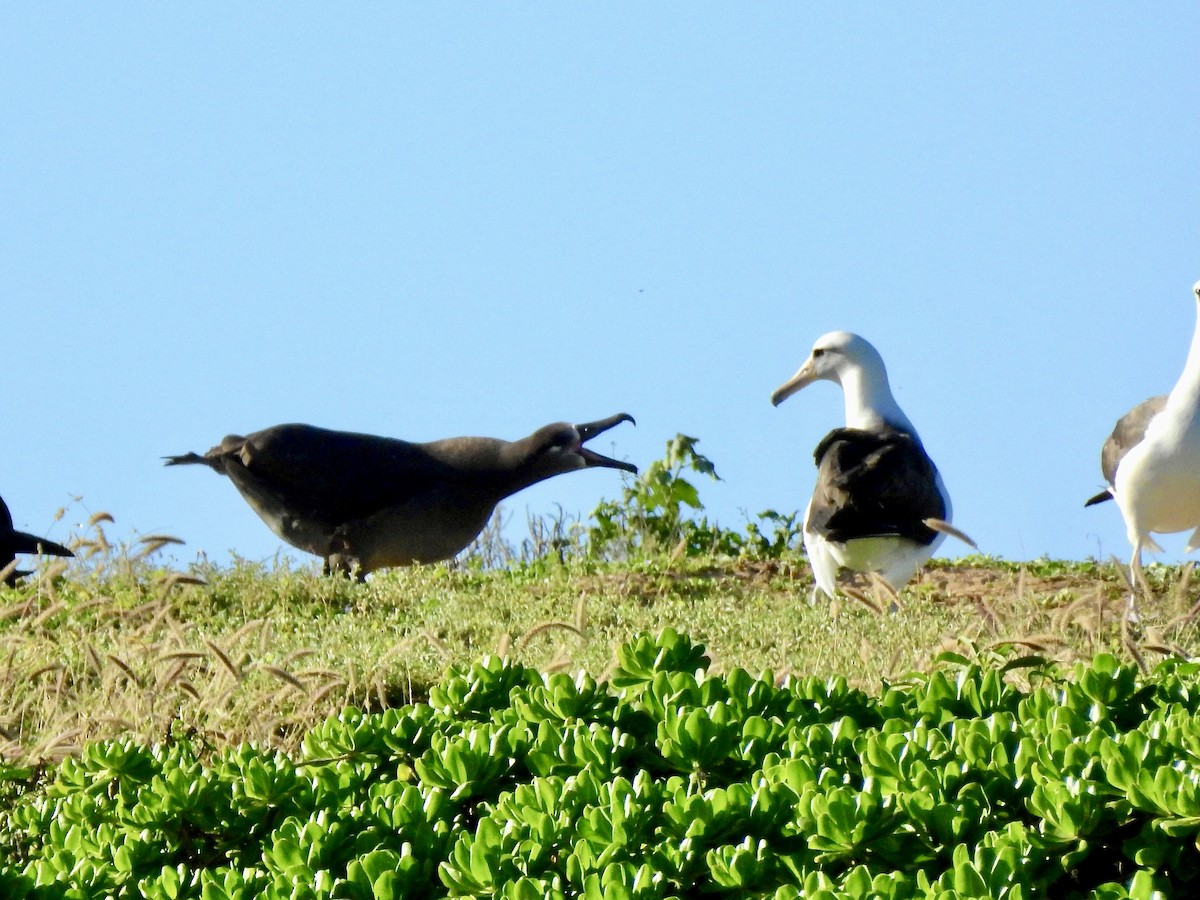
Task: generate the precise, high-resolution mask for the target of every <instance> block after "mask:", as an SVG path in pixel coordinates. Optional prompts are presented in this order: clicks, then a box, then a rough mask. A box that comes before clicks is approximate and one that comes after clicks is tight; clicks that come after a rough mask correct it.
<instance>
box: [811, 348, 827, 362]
mask: <svg viewBox="0 0 1200 900" xmlns="http://www.w3.org/2000/svg"><path fill="white" fill-rule="evenodd" d="M824 355H825V348H824V347H813V352H812V358H813V359H820V358H821V357H822V356H824Z"/></svg>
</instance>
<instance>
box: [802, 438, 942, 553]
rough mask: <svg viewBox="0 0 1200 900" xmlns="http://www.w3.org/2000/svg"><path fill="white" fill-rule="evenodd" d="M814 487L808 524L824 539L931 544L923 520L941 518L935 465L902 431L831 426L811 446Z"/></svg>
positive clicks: (933, 536) (930, 531)
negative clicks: (897, 538) (891, 538)
mask: <svg viewBox="0 0 1200 900" xmlns="http://www.w3.org/2000/svg"><path fill="white" fill-rule="evenodd" d="M813 456H814V458H815V460H816V463H817V485H816V489H815V490H814V492H813V498H812V503H811V505H810V507H809V514H808V527H809V528H810V529H811V530H813V531H816V532H819V533H820V534H821V535H823V536H824V537H825V538H826V539H827V540H830V541H837V542H845V541H849V540H854V539H855V538H867V537H882V536H888V535H897V536H900V537H906V538H909V539H910V540H913V541H916V542H918V543H920V544H925V545H928V544H932V543H933V542H934V540H935V539H936V538H937V536H938V533H937V532H935V531H934V530H933V529H931V528H929V527H928V526H926V525H925V524H923V523H924V520H926V519H943V518H945V515H946V502H945V499H944V498H943V497H942V494H941V491H939V490H938V487H937V468H936V467H935V466H934V464H933V461H932V460H931V459H930V458H929V456H928V454H926V452H925V448H924V447H922V446H921V442H920V441H919V440H917V439H916V438H915V437H913V435H911V434H908V433H907V432H904V431H895V430H888V431H866V430H863V429H860V428H835V429H834V430H833V431H831V432H829V434H827V435H826V436H825V437H824V439H822V440H821V442H820V443H819V444H817V449H816V451H815V452H814V454H813Z"/></svg>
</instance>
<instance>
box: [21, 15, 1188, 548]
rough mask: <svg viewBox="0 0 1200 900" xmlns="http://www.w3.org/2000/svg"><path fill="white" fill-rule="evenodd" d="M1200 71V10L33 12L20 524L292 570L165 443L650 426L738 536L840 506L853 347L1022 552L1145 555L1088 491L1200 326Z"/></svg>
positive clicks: (522, 503) (635, 439)
mask: <svg viewBox="0 0 1200 900" xmlns="http://www.w3.org/2000/svg"><path fill="white" fill-rule="evenodd" d="M1197 47H1200V6H1197V5H1196V4H1194V3H1154V4H1137V5H1132V4H1116V3H1101V4H1089V5H1088V6H1087V7H1086V9H1085V8H1084V7H1081V6H1078V5H1073V4H1033V3H1012V4H1003V5H999V6H997V5H988V6H985V5H982V4H956V5H950V4H944V5H933V4H927V5H917V6H914V5H911V4H905V5H900V4H888V5H883V4H781V3H759V4H754V5H733V4H717V3H700V4H683V3H657V4H631V3H612V4H588V5H583V4H562V3H548V2H545V3H533V2H530V3H522V4H487V5H482V4H478V5H466V4H440V5H427V4H422V5H417V4H412V5H406V6H400V5H391V6H387V7H380V6H370V7H369V6H366V5H357V6H344V5H341V6H331V5H327V4H312V3H294V4H269V5H268V4H236V5H227V6H223V7H217V6H213V5H209V4H187V5H180V4H121V5H119V6H109V5H105V4H84V3H58V4H49V5H47V4H8V5H6V6H4V7H2V8H0V83H3V84H4V85H5V89H4V91H3V92H2V93H0V117H2V120H3V122H4V127H3V129H2V131H0V203H2V205H3V209H4V214H3V215H2V216H0V247H2V250H0V283H2V284H3V292H4V309H5V316H4V319H5V331H6V334H5V337H6V340H5V344H6V348H5V353H4V354H3V372H4V377H5V379H6V382H7V384H8V385H9V407H8V411H7V413H6V416H5V420H6V426H5V427H4V428H3V429H0V459H2V460H3V462H4V466H3V471H2V472H0V479H2V480H0V494H2V495H3V496H4V497H5V498H6V500H7V501H8V503H9V506H10V507H11V509H12V511H13V515H14V519H15V520H16V523H17V526H18V527H22V528H26V529H29V530H33V531H37V532H40V533H43V534H48V535H49V536H51V537H53V538H55V539H60V540H61V539H66V538H67V537H68V536H69V534H70V532H71V530H72V528H73V527H74V523H78V522H81V521H83V520H84V519H86V517H87V515H88V513H90V512H97V511H100V510H104V511H107V512H109V513H111V514H112V515H113V516H115V517H116V526H115V527H114V528H113V529H111V530H110V533H111V534H112V535H113V536H116V537H121V538H128V537H130V536H134V535H136V534H147V533H152V532H169V533H172V534H176V535H178V536H179V537H181V538H183V539H184V540H186V541H187V545H186V547H185V548H183V549H182V550H180V551H178V552H177V553H176V558H177V559H179V560H181V561H184V562H186V561H188V560H190V559H193V558H195V555H196V554H198V553H201V552H203V553H206V554H208V555H209V556H210V557H212V558H214V559H218V560H224V559H227V558H228V552H229V551H231V550H232V551H235V552H237V553H238V554H240V555H242V556H246V557H249V558H254V559H257V558H266V557H270V556H271V555H273V554H274V553H275V552H276V551H277V550H278V548H279V546H280V544H279V542H278V541H277V540H276V539H275V538H274V536H273V535H272V534H271V533H270V532H269V531H268V530H267V529H266V527H265V526H264V525H262V524H261V523H260V522H259V521H258V519H257V518H256V517H255V516H254V514H253V513H252V512H251V511H250V509H249V507H247V506H246V505H245V504H244V503H243V501H242V500H241V498H240V497H239V496H238V494H237V492H236V491H235V490H234V488H233V487H232V485H230V484H229V483H227V482H225V481H223V480H222V479H220V478H218V477H217V476H216V475H214V474H213V473H211V472H208V471H206V470H203V469H166V468H163V467H162V465H161V460H160V457H162V456H163V455H166V454H171V453H182V452H185V451H188V450H196V451H203V450H205V449H207V448H208V447H210V446H211V445H213V444H214V443H216V442H217V441H218V440H219V439H220V438H221V437H222V436H223V435H225V434H227V433H231V432H237V433H245V432H248V431H253V430H256V429H258V428H262V427H266V426H268V425H273V424H278V423H281V422H290V421H301V422H309V423H312V424H317V425H323V426H326V427H332V428H343V429H348V430H355V431H366V432H372V433H376V434H384V435H390V436H394V437H403V438H408V439H412V440H428V439H434V438H438V437H447V436H452V435H460V434H483V435H493V436H497V437H514V438H515V437H519V436H522V435H524V434H526V433H528V432H530V431H532V430H533V429H534V428H536V427H537V426H539V425H542V424H545V423H547V422H551V421H557V420H564V419H565V420H570V421H587V420H590V419H595V418H599V417H601V416H606V415H609V414H611V413H614V412H619V411H627V412H630V413H632V414H633V415H634V416H636V417H637V420H638V426H637V428H632V427H629V426H622V427H621V428H619V429H617V430H615V431H613V432H612V433H611V435H608V436H606V439H607V443H603V444H602V445H601V444H598V445H597V446H598V448H599V449H602V450H606V451H609V450H615V451H616V452H617V453H618V454H619V455H621V456H623V457H624V458H627V459H629V460H631V461H633V462H635V463H638V464H640V465H645V464H646V463H649V462H650V461H651V460H653V459H655V458H656V457H658V456H660V455H661V453H662V449H663V446H664V444H665V442H666V440H667V439H669V438H670V437H671V436H673V435H674V434H675V433H676V432H684V433H687V434H691V435H695V436H698V437H699V438H700V439H701V444H700V449H701V450H702V451H703V452H705V453H706V454H707V455H708V456H710V458H712V459H713V460H714V461H715V462H716V465H717V470H718V472H719V473H720V474H721V475H722V477H723V479H724V481H723V482H721V483H720V484H715V485H707V484H705V485H701V496H702V497H703V498H704V499H705V500H706V502H707V505H708V509H709V514H710V515H711V516H714V517H715V518H717V519H718V520H719V521H720V522H722V523H723V524H726V525H729V526H739V525H741V524H743V523H744V522H745V520H746V516H747V514H748V515H750V516H753V515H754V514H756V513H758V512H759V511H761V510H763V509H767V508H775V509H780V510H791V509H796V508H802V507H803V505H804V504H805V502H806V501H807V497H808V494H809V492H810V491H811V488H812V483H813V476H814V472H813V468H812V463H811V450H812V448H813V447H814V446H815V444H816V442H817V441H818V440H819V439H820V437H821V436H822V435H823V434H824V433H825V432H826V431H828V430H829V429H830V428H832V427H834V426H836V425H837V424H839V423H840V417H841V398H840V395H839V392H838V390H837V388H836V387H835V386H834V385H830V384H819V385H815V386H813V387H811V388H809V389H808V390H806V391H804V392H803V393H802V394H800V395H798V396H796V397H794V398H792V399H791V400H789V401H788V402H787V403H786V404H784V405H783V406H781V407H780V408H778V409H774V408H772V407H771V405H770V402H769V401H768V396H769V394H770V392H771V391H772V390H773V389H774V388H775V387H776V386H778V385H779V384H780V383H782V382H783V381H784V380H785V379H786V378H787V377H789V376H790V375H791V374H792V373H793V372H794V371H795V369H796V368H797V367H798V366H799V364H800V363H801V362H802V361H803V359H804V357H805V356H806V354H807V352H808V349H809V347H810V346H811V344H812V342H813V340H814V339H815V338H816V337H818V336H819V335H821V334H822V333H824V332H826V331H829V330H833V329H839V328H844V329H850V330H854V331H858V332H860V333H861V334H863V335H864V336H866V337H867V338H868V339H869V340H871V341H872V342H873V343H875V345H876V346H877V347H878V348H879V349H880V351H881V352H882V354H883V356H884V358H885V360H886V361H887V362H888V365H889V369H890V374H891V378H892V384H893V388H894V389H895V393H896V396H897V398H898V400H899V401H900V403H901V405H902V406H903V407H904V409H905V411H906V412H907V413H908V415H909V417H910V418H911V419H912V420H913V421H914V422H915V423H916V425H917V427H918V429H919V430H920V432H921V435H922V437H923V439H924V441H925V444H926V446H927V448H928V449H929V451H930V453H931V454H932V455H933V457H934V459H935V461H936V462H937V463H938V465H939V467H940V468H941V470H942V473H943V475H944V478H945V481H946V483H947V485H948V487H949V490H950V492H951V494H952V496H953V499H954V506H955V521H956V523H957V524H958V525H959V526H960V527H962V528H963V529H964V530H966V531H967V532H968V533H970V534H971V535H973V536H974V537H975V539H976V540H977V541H978V542H979V545H980V548H981V549H982V550H983V551H984V552H989V553H993V554H996V555H1000V556H1003V557H1006V558H1009V559H1029V558H1034V557H1037V556H1040V555H1043V554H1048V555H1050V556H1054V557H1065V558H1085V557H1088V556H1107V555H1109V554H1115V555H1117V556H1118V557H1120V558H1121V559H1125V558H1126V557H1127V556H1128V545H1127V543H1126V540H1125V536H1124V529H1123V527H1122V525H1121V522H1120V516H1119V513H1118V511H1117V510H1116V508H1115V506H1113V505H1111V504H1110V505H1108V506H1107V507H1104V508H1099V509H1090V510H1086V511H1085V510H1084V509H1083V507H1082V503H1083V500H1084V499H1085V498H1086V497H1088V496H1089V495H1090V494H1091V493H1093V492H1094V491H1095V490H1096V489H1097V488H1098V487H1099V486H1100V483H1101V480H1100V474H1099V465H1098V456H1099V448H1100V444H1101V442H1102V441H1103V439H1104V437H1105V436H1106V435H1107V433H1108V431H1109V430H1110V429H1111V427H1112V424H1113V422H1114V421H1115V420H1116V418H1117V417H1118V416H1119V415H1120V414H1121V413H1122V412H1124V411H1125V410H1126V409H1127V408H1128V407H1130V406H1132V405H1133V404H1134V403H1136V402H1138V401H1140V400H1142V399H1144V398H1145V397H1147V396H1150V395H1151V394H1155V393H1161V392H1164V391H1166V390H1167V389H1169V388H1170V386H1171V385H1172V384H1173V382H1174V380H1175V378H1176V377H1177V375H1178V373H1179V371H1180V369H1181V368H1182V365H1183V360H1184V357H1185V355H1186V351H1187V346H1188V341H1189V339H1190V335H1191V332H1192V328H1193V325H1194V322H1195V309H1194V301H1193V300H1192V298H1191V292H1190V289H1191V286H1192V284H1193V282H1195V281H1196V280H1197V279H1198V278H1200V215H1198V214H1200V162H1198V160H1200V156H1198V151H1197V148H1198V147H1200V102H1198V98H1200V55H1198V54H1197V53H1196V48H1197ZM619 484H620V481H619V477H618V473H615V472H611V471H595V472H586V473H579V474H572V475H569V476H565V477H562V478H558V479H555V480H552V481H550V482H547V483H545V484H542V485H539V486H537V487H535V488H533V489H530V490H529V491H527V492H525V493H523V494H520V495H518V496H517V497H515V498H513V499H512V500H511V501H510V502H509V504H508V509H509V510H510V511H511V512H512V513H513V515H514V518H515V519H516V520H518V522H519V521H521V520H523V519H524V517H525V514H526V511H527V510H528V511H531V512H534V513H540V512H546V511H552V510H553V509H554V508H555V505H556V504H561V505H562V507H563V508H564V509H566V510H568V511H577V512H587V511H589V510H590V509H592V507H594V506H595V504H596V502H597V501H598V500H600V499H601V498H603V497H613V496H616V494H617V492H618V490H619ZM74 496H82V498H83V500H82V501H81V502H80V503H73V502H72V501H71V498H72V497H74ZM63 505H68V506H69V508H68V512H67V515H66V517H65V519H64V520H63V521H62V522H59V523H55V522H53V516H54V512H55V510H57V509H58V508H59V507H61V506H63ZM517 531H518V532H519V531H520V529H517ZM1185 537H1186V535H1181V536H1178V538H1173V539H1168V540H1167V541H1166V544H1165V545H1166V546H1167V547H1168V553H1167V554H1166V558H1167V559H1174V558H1177V557H1178V554H1179V553H1180V552H1181V550H1182V546H1183V543H1184V539H1185ZM943 551H944V552H947V553H950V554H951V555H956V554H957V553H959V552H961V551H960V548H959V547H957V546H956V545H955V544H954V543H953V542H947V544H945V545H944V547H943Z"/></svg>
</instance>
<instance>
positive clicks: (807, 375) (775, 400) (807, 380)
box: [771, 359, 817, 406]
mask: <svg viewBox="0 0 1200 900" xmlns="http://www.w3.org/2000/svg"><path fill="white" fill-rule="evenodd" d="M816 380H817V372H816V369H815V367H814V366H813V361H812V360H811V359H809V360H808V361H807V362H805V363H804V365H802V366H801V367H800V371H799V372H797V373H796V374H795V375H793V376H792V377H791V378H790V379H788V380H787V381H785V382H784V383H783V384H781V385H780V386H779V387H777V388H775V392H774V393H773V394H771V405H772V406H778V405H779V404H780V403H782V402H783V401H784V400H786V399H787V398H788V397H790V396H792V394H794V393H796V391H798V390H801V389H802V388H806V387H808V386H809V385H810V384H812V383H813V382H814V381H816Z"/></svg>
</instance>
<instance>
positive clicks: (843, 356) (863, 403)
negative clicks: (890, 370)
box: [771, 331, 916, 434]
mask: <svg viewBox="0 0 1200 900" xmlns="http://www.w3.org/2000/svg"><path fill="white" fill-rule="evenodd" d="M814 381H833V382H836V383H837V384H839V385H840V386H841V388H842V393H843V394H844V395H845V398H846V425H847V427H850V428H878V427H881V426H883V425H891V426H893V427H895V428H902V429H904V430H905V431H908V432H910V433H913V434H915V433H916V432H915V430H914V429H913V427H912V423H911V422H909V421H908V417H907V416H905V415H904V413H903V411H902V410H901V409H900V407H899V406H898V405H897V403H896V400H895V398H893V397H892V390H891V387H890V386H889V384H888V376H887V368H886V367H885V366H884V364H883V357H882V356H880V355H879V351H878V350H876V349H875V348H874V347H873V346H872V345H871V342H870V341H868V340H867V339H866V338H863V337H860V336H859V335H857V334H854V333H853V332H850V331H831V332H829V334H823V335H821V337H819V338H817V342H816V343H815V344H813V348H812V352H811V353H809V355H808V359H806V360H805V361H804V365H802V366H801V367H800V369H799V370H798V371H797V372H796V374H795V375H793V376H792V377H791V378H790V379H789V380H788V381H786V382H784V383H783V384H782V385H780V386H779V387H778V388H777V389H776V390H775V392H774V393H773V394H771V402H772V403H773V404H774V405H775V406H778V405H779V404H780V403H782V402H783V401H784V400H786V399H787V398H788V397H790V396H792V394H794V393H796V392H797V391H799V390H801V389H803V388H806V387H808V386H809V385H810V384H812V383H813V382H814Z"/></svg>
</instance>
